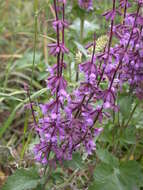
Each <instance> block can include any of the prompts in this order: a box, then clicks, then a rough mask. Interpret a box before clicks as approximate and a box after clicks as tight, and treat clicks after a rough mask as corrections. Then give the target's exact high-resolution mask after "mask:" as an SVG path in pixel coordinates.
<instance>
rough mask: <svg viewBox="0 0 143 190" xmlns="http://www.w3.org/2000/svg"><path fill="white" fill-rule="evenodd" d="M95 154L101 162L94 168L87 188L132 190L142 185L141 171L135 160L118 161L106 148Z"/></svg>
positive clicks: (90, 189) (142, 173)
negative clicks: (92, 176) (90, 182)
mask: <svg viewBox="0 0 143 190" xmlns="http://www.w3.org/2000/svg"><path fill="white" fill-rule="evenodd" d="M97 154H98V156H99V159H100V160H101V161H102V162H101V163H100V164H98V165H97V167H96V169H95V172H94V182H93V183H92V184H91V186H90V187H89V190H93V189H96V190H109V189H110V190H115V189H117V190H134V189H139V187H142V186H143V171H142V168H141V166H140V165H139V164H138V163H137V162H136V161H125V162H120V161H119V160H118V159H117V158H115V157H114V156H112V154H110V153H109V152H108V151H107V150H100V151H98V152H97Z"/></svg>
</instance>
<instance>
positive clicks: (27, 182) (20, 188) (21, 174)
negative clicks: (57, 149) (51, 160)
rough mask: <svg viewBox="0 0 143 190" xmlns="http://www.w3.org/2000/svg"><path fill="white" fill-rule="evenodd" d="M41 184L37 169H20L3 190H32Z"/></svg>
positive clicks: (8, 180)
mask: <svg viewBox="0 0 143 190" xmlns="http://www.w3.org/2000/svg"><path fill="white" fill-rule="evenodd" d="M39 183H40V177H39V175H38V172H37V170H36V169H34V168H31V169H28V170H25V169H19V170H17V171H16V172H15V173H14V174H13V175H12V176H10V177H9V178H8V179H7V181H6V183H5V184H4V186H3V187H2V189H1V190H31V189H33V188H36V187H37V186H38V184H39Z"/></svg>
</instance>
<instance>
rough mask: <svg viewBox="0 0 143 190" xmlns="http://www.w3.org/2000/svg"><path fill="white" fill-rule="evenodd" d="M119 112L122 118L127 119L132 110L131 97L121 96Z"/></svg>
mask: <svg viewBox="0 0 143 190" xmlns="http://www.w3.org/2000/svg"><path fill="white" fill-rule="evenodd" d="M119 106H120V111H121V114H122V116H123V118H128V117H129V115H130V112H131V108H132V97H131V96H125V95H124V96H121V97H120V99H119Z"/></svg>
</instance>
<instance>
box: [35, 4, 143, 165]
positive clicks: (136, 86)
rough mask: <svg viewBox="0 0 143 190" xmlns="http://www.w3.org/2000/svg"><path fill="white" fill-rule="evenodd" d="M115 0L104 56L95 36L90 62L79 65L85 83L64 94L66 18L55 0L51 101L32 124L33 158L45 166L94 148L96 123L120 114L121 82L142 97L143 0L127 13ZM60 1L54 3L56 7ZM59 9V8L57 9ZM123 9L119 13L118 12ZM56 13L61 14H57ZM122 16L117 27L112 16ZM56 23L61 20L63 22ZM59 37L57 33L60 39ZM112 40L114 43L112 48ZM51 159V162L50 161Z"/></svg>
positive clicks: (107, 13) (51, 50)
mask: <svg viewBox="0 0 143 190" xmlns="http://www.w3.org/2000/svg"><path fill="white" fill-rule="evenodd" d="M116 1H117V0H113V7H112V10H110V11H107V12H106V13H105V14H104V16H105V17H106V19H107V20H108V21H110V22H111V24H110V25H111V26H110V31H109V41H108V44H107V46H106V47H105V49H104V51H103V52H102V53H96V54H95V48H96V35H95V34H94V39H93V42H92V43H90V45H88V47H93V52H92V56H91V58H89V60H87V61H85V62H84V63H81V64H80V66H79V69H80V71H81V72H83V73H84V75H85V80H84V81H83V82H81V83H80V86H79V87H78V88H77V89H75V90H74V92H73V93H72V94H69V93H68V92H67V81H66V80H65V78H64V76H63V70H64V69H66V63H65V62H64V54H67V53H68V52H69V50H68V49H67V48H66V46H65V40H64V36H65V35H64V33H65V28H66V27H68V22H67V21H66V20H65V6H66V1H65V0H58V1H57V0H53V2H54V10H55V15H56V18H55V20H54V21H53V28H54V30H55V31H56V34H57V42H56V43H53V44H49V45H48V46H49V48H50V54H51V55H53V56H55V57H56V58H57V62H56V64H55V65H53V67H52V68H50V76H49V78H48V79H47V87H48V89H49V90H50V91H51V94H52V97H53V98H52V99H50V101H49V102H48V103H46V104H41V105H40V108H41V110H42V115H43V117H41V118H40V119H39V120H38V123H37V125H36V126H35V129H36V132H37V134H38V136H39V139H40V142H39V144H37V145H36V146H35V148H34V151H35V157H36V160H37V161H39V162H41V163H43V164H47V163H48V161H49V156H50V153H51V152H52V153H53V154H52V155H53V160H58V161H62V160H70V159H71V158H72V154H73V152H74V151H76V150H78V149H80V148H82V147H84V148H85V150H86V152H87V153H88V154H92V152H93V151H94V150H95V149H96V144H95V137H97V136H98V135H99V134H100V133H101V131H102V128H95V124H96V122H97V121H98V122H100V123H102V120H103V117H107V118H108V117H110V112H109V110H110V109H111V110H114V111H118V109H119V108H118V106H117V105H116V96H117V92H118V90H120V89H121V87H122V85H123V83H129V85H130V87H131V89H132V90H133V92H135V93H136V94H137V96H138V97H139V98H143V87H142V85H143V84H142V81H143V31H142V25H143V17H142V16H141V15H140V8H141V6H142V1H140V0H138V1H137V2H136V3H137V11H136V12H135V13H131V14H129V13H127V8H128V7H130V6H131V5H130V3H129V2H128V0H120V3H119V5H118V6H117V3H116ZM57 2H58V4H57ZM79 5H80V7H82V8H86V9H87V10H89V9H91V8H92V6H93V4H92V1H88V0H86V1H84V0H83V1H82V0H80V1H79ZM58 6H61V7H60V9H59V7H58ZM122 9H123V10H124V11H121V10H122ZM59 14H60V16H59ZM117 14H119V15H120V16H122V17H123V19H122V20H123V22H122V23H121V24H117V25H115V17H116V15H117ZM61 16H62V20H60V19H59V18H61ZM60 34H61V35H60ZM113 37H116V38H117V39H118V42H119V43H118V44H116V45H114V47H112V41H113ZM52 155H51V159H52Z"/></svg>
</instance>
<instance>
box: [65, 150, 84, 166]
mask: <svg viewBox="0 0 143 190" xmlns="http://www.w3.org/2000/svg"><path fill="white" fill-rule="evenodd" d="M64 166H65V167H70V168H72V169H77V168H82V167H83V166H84V164H83V163H82V158H81V155H80V154H79V153H75V154H73V156H72V160H70V161H64Z"/></svg>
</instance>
